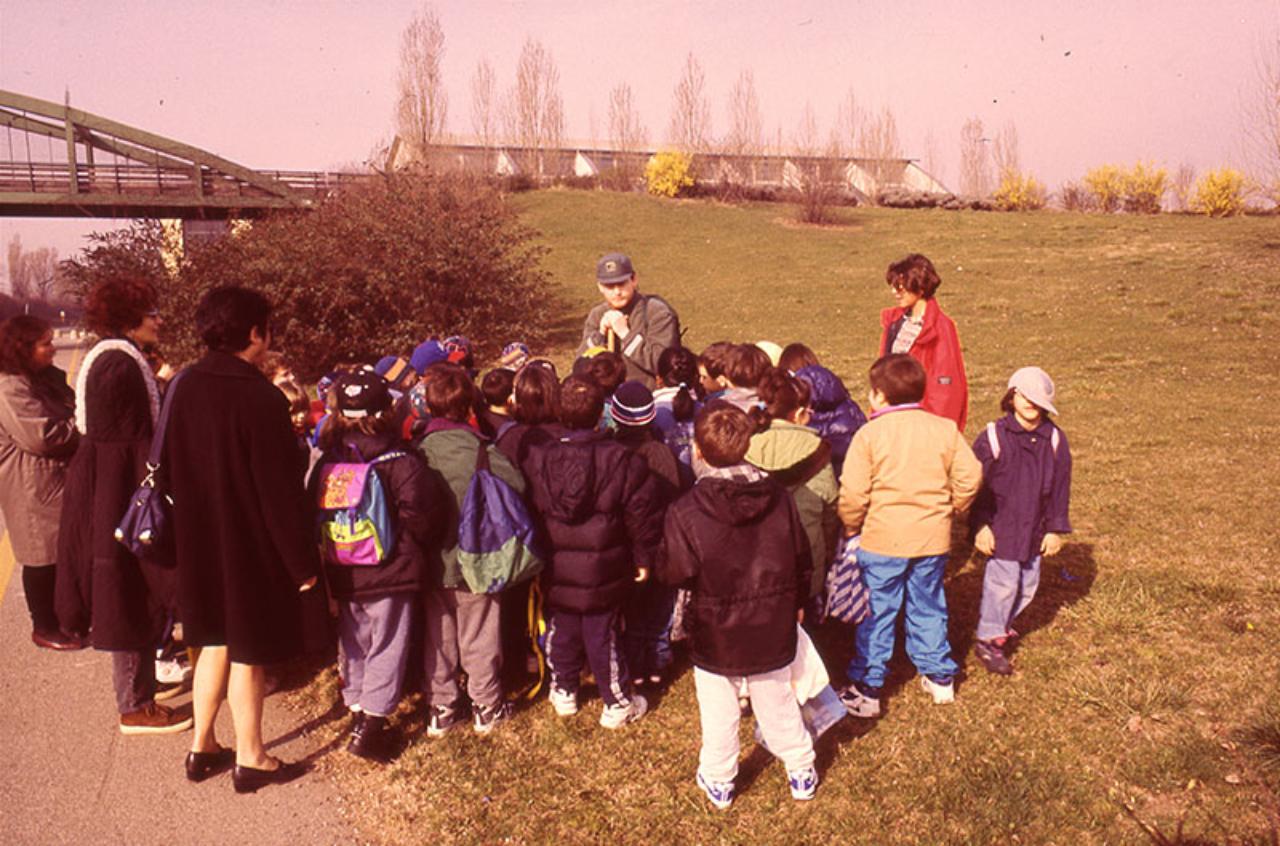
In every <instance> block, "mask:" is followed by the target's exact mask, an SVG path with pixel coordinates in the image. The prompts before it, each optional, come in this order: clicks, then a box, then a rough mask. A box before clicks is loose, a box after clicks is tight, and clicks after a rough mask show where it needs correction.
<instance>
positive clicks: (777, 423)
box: [746, 420, 822, 473]
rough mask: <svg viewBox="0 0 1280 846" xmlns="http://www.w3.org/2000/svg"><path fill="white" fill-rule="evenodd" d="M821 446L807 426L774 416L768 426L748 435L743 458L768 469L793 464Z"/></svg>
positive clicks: (779, 468)
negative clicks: (749, 438)
mask: <svg viewBox="0 0 1280 846" xmlns="http://www.w3.org/2000/svg"><path fill="white" fill-rule="evenodd" d="M821 446H822V437H821V436H820V435H818V433H817V432H815V431H813V430H812V429H810V428H809V427H807V426H800V425H797V424H795V423H789V422H787V421H786V420H774V421H773V423H771V424H770V425H769V428H768V429H766V430H765V431H763V432H758V433H756V434H754V435H752V436H751V445H750V446H748V447H747V456H746V458H747V461H748V462H750V463H751V464H754V465H755V466H756V467H759V468H760V469H761V470H764V471H766V472H769V473H772V472H775V471H778V470H784V469H786V468H788V467H793V466H795V465H797V464H799V463H800V462H802V461H804V460H805V459H806V458H808V457H809V456H811V455H813V454H814V453H815V452H817V451H818V449H819V448H820V447H821Z"/></svg>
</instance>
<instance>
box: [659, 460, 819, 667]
mask: <svg viewBox="0 0 1280 846" xmlns="http://www.w3.org/2000/svg"><path fill="white" fill-rule="evenodd" d="M809 562H810V557H809V544H808V541H806V540H805V533H804V527H803V526H802V525H801V524H800V515H799V514H798V513H797V511H796V506H795V504H794V503H793V502H792V500H791V497H790V496H788V495H787V493H786V491H785V490H783V489H782V487H781V486H780V485H779V484H778V483H777V482H776V481H774V480H773V479H761V480H760V481H756V482H741V481H733V480H729V479H720V478H706V479H702V480H701V481H699V482H698V483H697V484H696V485H695V486H694V488H693V490H691V491H689V492H688V493H686V494H685V495H684V496H682V497H680V499H678V500H676V502H675V503H674V504H673V505H672V506H671V507H670V508H669V509H667V517H666V528H665V531H664V533H663V539H662V550H661V552H660V554H659V556H658V564H657V569H656V570H655V573H656V575H657V577H658V579H659V580H660V581H662V582H663V583H664V584H668V585H672V586H676V587H683V588H687V589H689V591H690V599H689V610H688V612H687V613H686V617H685V625H686V626H687V628H688V629H689V637H690V644H691V649H690V655H691V658H692V660H693V663H694V666H697V667H700V668H702V669H704V670H706V671H708V672H711V673H717V674H719V675H724V676H749V675H755V674H757V673H767V672H770V671H772V670H776V669H779V668H780V667H785V666H787V665H788V664H790V663H791V662H792V660H794V659H795V657H796V612H797V611H799V610H800V609H801V608H802V607H803V606H804V603H805V599H806V598H807V596H808V589H809V580H810V563H809Z"/></svg>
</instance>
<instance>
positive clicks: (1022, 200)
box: [991, 170, 1047, 211]
mask: <svg viewBox="0 0 1280 846" xmlns="http://www.w3.org/2000/svg"><path fill="white" fill-rule="evenodd" d="M991 199H992V200H993V201H994V202H995V204H996V208H998V209H1000V210H1002V211H1033V210H1035V209H1042V208H1044V205H1045V202H1046V201H1047V198H1046V195H1045V190H1044V183H1042V182H1040V181H1039V180H1038V179H1036V178H1035V177H1034V176H1032V175H1031V174H1029V173H1019V172H1018V171H1016V170H1009V171H1006V172H1005V174H1004V176H1002V177H1001V178H1000V187H999V188H997V189H996V192H995V194H993V195H992V197H991Z"/></svg>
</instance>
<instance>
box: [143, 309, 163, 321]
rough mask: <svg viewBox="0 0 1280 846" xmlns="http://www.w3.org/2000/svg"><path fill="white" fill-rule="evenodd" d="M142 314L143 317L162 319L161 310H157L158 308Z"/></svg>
mask: <svg viewBox="0 0 1280 846" xmlns="http://www.w3.org/2000/svg"><path fill="white" fill-rule="evenodd" d="M142 316H143V317H150V318H152V319H154V320H159V319H160V312H159V311H157V310H156V309H152V310H151V311H149V312H147V313H146V314H144V315H142Z"/></svg>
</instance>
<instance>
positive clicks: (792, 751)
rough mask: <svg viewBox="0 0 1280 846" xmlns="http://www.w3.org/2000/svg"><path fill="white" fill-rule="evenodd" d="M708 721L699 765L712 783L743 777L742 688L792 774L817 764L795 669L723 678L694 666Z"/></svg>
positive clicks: (702, 715)
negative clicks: (740, 772)
mask: <svg viewBox="0 0 1280 846" xmlns="http://www.w3.org/2000/svg"><path fill="white" fill-rule="evenodd" d="M693 685H694V689H695V690H696V691H697V694H698V715H699V717H700V718H701V722H702V751H701V752H700V753H699V754H698V768H699V770H700V771H701V772H702V777H703V778H705V779H707V780H708V781H721V782H724V781H733V780H734V778H735V777H736V776H737V775H738V751H739V750H738V721H739V719H740V718H741V713H740V712H739V710H738V691H739V689H740V687H741V686H745V687H746V689H747V695H748V696H749V697H750V698H751V710H752V711H753V712H754V713H755V716H756V721H757V722H758V723H759V724H760V733H761V734H762V735H763V736H764V742H765V744H766V745H767V746H768V747H769V751H770V752H772V753H773V754H774V755H776V756H777V757H778V758H780V759H781V760H782V764H783V766H785V767H786V768H787V772H793V771H795V770H803V769H807V768H809V767H812V766H813V739H812V738H810V737H809V732H808V731H806V730H805V727H804V719H803V718H802V717H801V716H800V703H798V702H796V695H795V692H794V691H793V690H792V689H791V668H790V667H782V668H780V669H777V670H774V671H773V672H771V673H760V674H758V675H754V676H720V675H716V674H715V673H709V672H707V671H706V670H702V669H699V668H698V667H694V668H693Z"/></svg>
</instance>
